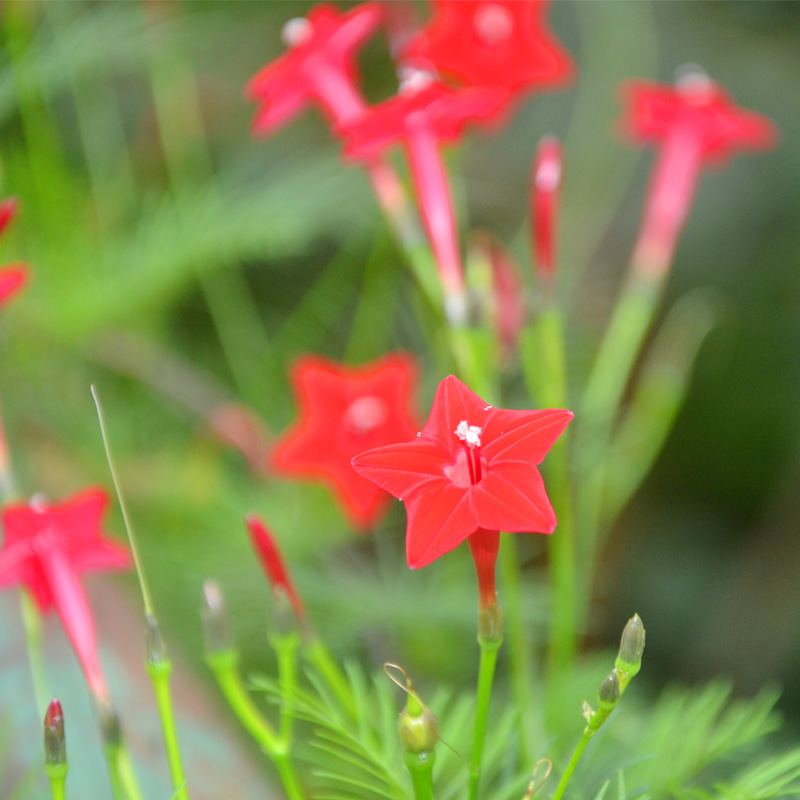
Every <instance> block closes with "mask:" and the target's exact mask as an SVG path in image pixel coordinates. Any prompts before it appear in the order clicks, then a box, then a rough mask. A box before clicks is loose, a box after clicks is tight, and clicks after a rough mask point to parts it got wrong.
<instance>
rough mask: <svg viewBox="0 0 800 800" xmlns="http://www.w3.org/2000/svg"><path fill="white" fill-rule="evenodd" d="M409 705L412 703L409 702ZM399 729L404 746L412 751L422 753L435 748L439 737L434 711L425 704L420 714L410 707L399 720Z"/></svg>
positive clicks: (401, 714) (402, 713)
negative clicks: (414, 712) (413, 712)
mask: <svg viewBox="0 0 800 800" xmlns="http://www.w3.org/2000/svg"><path fill="white" fill-rule="evenodd" d="M409 705H411V704H410V703H409ZM397 731H398V733H399V734H400V741H401V742H402V743H403V747H404V748H405V749H406V750H407V751H408V752H410V753H422V752H425V751H427V750H433V746H434V745H435V744H436V741H437V740H438V738H439V726H438V724H437V723H436V717H435V716H434V714H433V712H432V711H431V710H430V709H429V708H428V707H427V706H423V707H422V710H421V712H420V713H419V714H417V715H414V714H412V713H411V711H410V710H409V708H408V707H406V708H405V709H404V710H403V711H402V712H401V713H400V718H399V719H398V720H397Z"/></svg>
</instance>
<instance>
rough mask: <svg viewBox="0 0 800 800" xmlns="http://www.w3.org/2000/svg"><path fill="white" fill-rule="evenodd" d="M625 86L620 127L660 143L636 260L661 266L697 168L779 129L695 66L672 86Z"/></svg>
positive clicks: (764, 141) (635, 137)
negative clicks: (736, 103)
mask: <svg viewBox="0 0 800 800" xmlns="http://www.w3.org/2000/svg"><path fill="white" fill-rule="evenodd" d="M623 91H624V94H623V97H624V100H625V104H626V107H625V112H624V116H623V119H622V130H623V133H624V134H625V135H626V136H627V137H628V138H629V139H631V140H632V141H634V142H637V143H642V144H655V145H657V146H658V147H659V155H658V160H657V162H656V166H655V169H654V172H653V176H652V178H651V182H650V189H649V192H648V196H647V200H646V202H645V211H644V219H643V222H642V227H641V231H640V234H639V239H638V242H637V245H636V252H635V255H634V263H636V264H637V265H638V268H639V269H644V270H650V271H654V272H660V271H663V270H665V269H666V268H667V267H668V266H669V264H670V262H671V260H672V254H673V252H674V249H675V246H676V245H677V241H678V236H679V235H680V231H681V228H682V227H683V223H684V222H685V220H686V216H687V214H688V212H689V208H690V207H691V203H692V199H693V197H694V192H695V188H696V186H697V181H698V178H699V176H700V172H701V171H702V168H703V167H704V166H705V165H706V164H718V165H722V164H724V163H725V161H726V160H727V159H728V158H729V157H730V156H731V155H733V154H734V153H735V152H736V151H738V150H749V149H758V150H763V149H766V148H769V147H772V146H773V145H774V144H775V142H776V140H777V129H776V127H775V125H774V124H773V123H772V122H771V121H770V120H769V119H767V118H766V117H763V116H761V115H760V114H756V113H754V112H752V111H747V110H745V109H742V108H739V107H738V106H736V105H734V103H733V102H732V101H731V100H730V99H729V98H728V96H727V95H726V94H725V92H724V91H723V90H722V88H721V87H720V86H718V85H717V84H716V83H714V82H713V81H711V80H710V79H709V78H708V77H707V76H706V75H705V73H703V72H702V71H700V70H696V69H695V70H692V71H690V72H688V73H686V74H685V75H684V77H683V78H682V79H681V80H679V82H678V84H677V85H676V86H665V85H662V84H656V83H650V82H647V81H630V82H629V83H627V84H626V85H625V87H624V90H623Z"/></svg>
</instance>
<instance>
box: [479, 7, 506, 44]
mask: <svg viewBox="0 0 800 800" xmlns="http://www.w3.org/2000/svg"><path fill="white" fill-rule="evenodd" d="M473 24H474V25H475V30H476V32H477V34H478V37H479V38H480V39H481V40H482V41H483V42H484V43H485V44H488V45H497V44H500V43H501V42H505V41H507V40H508V39H510V38H511V34H512V32H513V30H514V18H513V17H512V16H511V12H510V11H509V10H508V9H507V8H503V7H502V6H501V5H499V4H498V3H484V4H483V5H481V6H480V7H479V8H478V9H477V10H476V11H475V17H474V18H473Z"/></svg>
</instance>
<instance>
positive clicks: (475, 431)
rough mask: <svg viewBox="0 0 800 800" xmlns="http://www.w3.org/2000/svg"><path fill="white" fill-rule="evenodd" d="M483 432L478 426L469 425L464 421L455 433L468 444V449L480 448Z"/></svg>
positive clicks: (459, 424)
mask: <svg viewBox="0 0 800 800" xmlns="http://www.w3.org/2000/svg"><path fill="white" fill-rule="evenodd" d="M481 430H482V429H481V428H480V427H478V426H477V425H468V424H467V421H466V420H465V419H462V420H461V422H459V423H458V427H457V428H456V429H455V431H454V433H455V435H456V436H458V438H459V439H461V441H462V442H466V443H467V446H468V447H480V446H481Z"/></svg>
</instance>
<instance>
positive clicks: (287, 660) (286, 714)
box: [272, 631, 300, 750]
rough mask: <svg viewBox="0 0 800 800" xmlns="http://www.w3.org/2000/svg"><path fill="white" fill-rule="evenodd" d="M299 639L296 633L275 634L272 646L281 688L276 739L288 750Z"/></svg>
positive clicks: (293, 710)
mask: <svg viewBox="0 0 800 800" xmlns="http://www.w3.org/2000/svg"><path fill="white" fill-rule="evenodd" d="M299 645H300V637H299V635H298V634H297V632H296V631H293V632H291V633H287V634H276V635H275V636H273V637H272V646H273V647H274V648H275V652H276V653H277V655H278V680H279V682H280V687H281V701H282V702H281V721H280V727H279V731H278V738H279V740H280V742H281V744H282V745H283V746H284V747H285V748H286V749H287V750H289V745H290V744H291V741H292V726H293V725H294V715H295V693H296V692H297V651H298V647H299Z"/></svg>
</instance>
